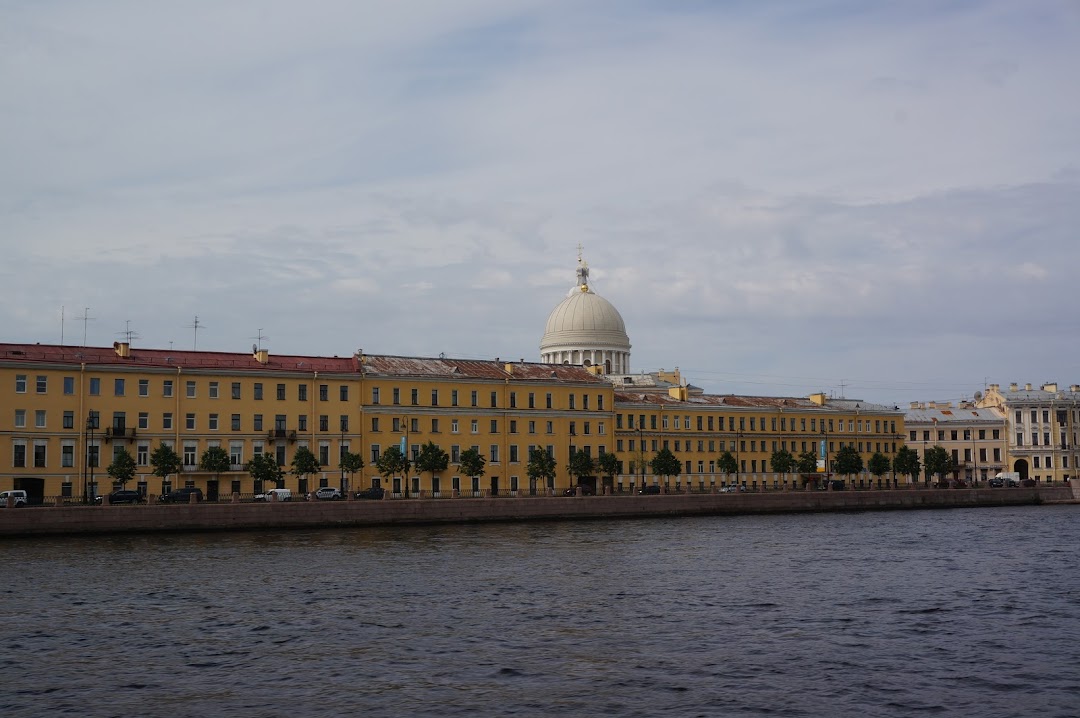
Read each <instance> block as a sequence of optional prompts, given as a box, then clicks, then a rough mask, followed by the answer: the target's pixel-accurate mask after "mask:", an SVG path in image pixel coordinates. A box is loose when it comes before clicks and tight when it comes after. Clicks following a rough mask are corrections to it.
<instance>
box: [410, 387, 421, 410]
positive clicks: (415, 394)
mask: <svg viewBox="0 0 1080 718" xmlns="http://www.w3.org/2000/svg"><path fill="white" fill-rule="evenodd" d="M409 403H411V404H412V405H413V406H417V405H419V404H420V390H419V389H412V390H410V391H409Z"/></svg>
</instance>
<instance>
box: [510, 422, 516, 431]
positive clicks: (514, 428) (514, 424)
mask: <svg viewBox="0 0 1080 718" xmlns="http://www.w3.org/2000/svg"><path fill="white" fill-rule="evenodd" d="M510 433H511V434H516V433H517V419H511V420H510Z"/></svg>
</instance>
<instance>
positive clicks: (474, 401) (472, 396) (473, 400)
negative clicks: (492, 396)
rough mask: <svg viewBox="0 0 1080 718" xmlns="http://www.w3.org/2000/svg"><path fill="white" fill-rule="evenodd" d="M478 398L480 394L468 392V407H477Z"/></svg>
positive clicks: (474, 391)
mask: <svg viewBox="0 0 1080 718" xmlns="http://www.w3.org/2000/svg"><path fill="white" fill-rule="evenodd" d="M479 396H480V394H479V393H478V392H477V391H476V390H475V389H474V390H472V391H470V392H469V405H470V406H478V405H479V404H478V401H479Z"/></svg>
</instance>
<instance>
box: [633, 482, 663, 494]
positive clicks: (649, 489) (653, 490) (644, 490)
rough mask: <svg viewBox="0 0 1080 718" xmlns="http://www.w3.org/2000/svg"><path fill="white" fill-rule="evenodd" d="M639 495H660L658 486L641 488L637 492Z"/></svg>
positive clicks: (652, 485) (651, 485)
mask: <svg viewBox="0 0 1080 718" xmlns="http://www.w3.org/2000/svg"><path fill="white" fill-rule="evenodd" d="M638 493H639V494H658V493H660V484H650V485H648V486H643V487H641V490H640V491H638Z"/></svg>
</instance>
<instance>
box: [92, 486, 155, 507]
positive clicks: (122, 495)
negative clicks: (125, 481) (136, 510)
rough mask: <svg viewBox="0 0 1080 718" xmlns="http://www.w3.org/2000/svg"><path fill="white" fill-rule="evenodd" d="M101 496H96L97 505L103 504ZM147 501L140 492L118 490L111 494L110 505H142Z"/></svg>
mask: <svg viewBox="0 0 1080 718" xmlns="http://www.w3.org/2000/svg"><path fill="white" fill-rule="evenodd" d="M101 498H102V497H100V496H95V497H94V501H95V502H96V503H99V504H100V503H102V501H101ZM143 501H145V499H143V495H142V494H140V493H139V492H138V491H132V490H131V489H117V490H116V491H114V492H112V493H111V494H109V504H110V505H112V504H141V503H142V502H143Z"/></svg>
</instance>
